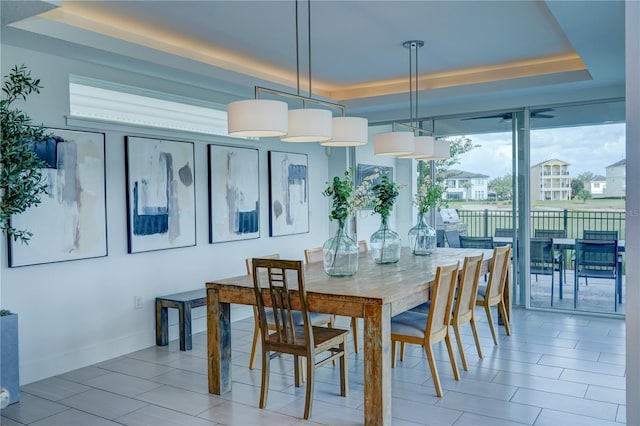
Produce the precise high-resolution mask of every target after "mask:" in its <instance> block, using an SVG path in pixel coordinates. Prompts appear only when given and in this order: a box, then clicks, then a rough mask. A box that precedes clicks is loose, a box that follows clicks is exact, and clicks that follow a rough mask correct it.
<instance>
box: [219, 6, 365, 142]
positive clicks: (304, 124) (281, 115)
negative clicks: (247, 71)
mask: <svg viewBox="0 0 640 426" xmlns="http://www.w3.org/2000/svg"><path fill="white" fill-rule="evenodd" d="M295 15H296V17H295V29H296V76H297V82H296V83H297V84H296V89H297V91H296V93H295V94H292V93H287V92H283V91H280V90H275V89H267V88H264V87H259V86H256V87H255V93H254V97H255V99H253V100H243V101H236V102H231V103H230V104H229V105H228V106H227V113H228V122H229V124H228V128H229V135H232V136H253V137H270V136H271V137H272V136H280V140H282V141H284V142H320V144H321V145H325V146H359V145H365V144H366V143H367V141H368V121H367V120H366V119H364V118H358V117H347V116H346V109H345V107H344V105H341V104H337V103H334V102H327V101H322V100H319V99H314V98H313V97H312V91H311V0H307V28H308V43H309V44H308V52H309V64H308V68H309V80H308V83H309V95H308V96H303V95H301V94H300V46H299V39H300V37H299V30H298V0H296V1H295ZM261 93H269V94H271V95H275V96H280V97H284V98H288V99H295V100H298V101H301V102H302V108H301V109H294V110H289V111H287V107H288V105H287V103H286V102H282V101H274V100H264V99H259V97H260V94H261ZM308 104H313V105H316V106H320V107H326V108H330V109H324V108H309V107H308ZM283 106H284V108H283ZM331 109H335V110H339V111H340V116H339V117H333V113H332V111H331Z"/></svg>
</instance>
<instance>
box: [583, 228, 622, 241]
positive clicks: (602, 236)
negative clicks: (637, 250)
mask: <svg viewBox="0 0 640 426" xmlns="http://www.w3.org/2000/svg"><path fill="white" fill-rule="evenodd" d="M582 239H583V240H617V239H618V231H591V230H588V229H585V230H584V231H582Z"/></svg>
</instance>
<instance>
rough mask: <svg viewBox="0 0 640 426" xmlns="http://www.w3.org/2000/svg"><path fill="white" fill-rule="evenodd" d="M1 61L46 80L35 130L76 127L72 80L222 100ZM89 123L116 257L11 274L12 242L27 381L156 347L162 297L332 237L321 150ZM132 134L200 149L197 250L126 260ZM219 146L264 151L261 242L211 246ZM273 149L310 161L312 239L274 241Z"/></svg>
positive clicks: (69, 63) (19, 52) (6, 304)
mask: <svg viewBox="0 0 640 426" xmlns="http://www.w3.org/2000/svg"><path fill="white" fill-rule="evenodd" d="M1 59H2V69H1V71H2V75H6V74H7V73H8V71H9V69H10V68H11V67H12V66H13V65H14V64H23V63H24V64H25V65H27V66H28V67H29V68H30V69H31V71H32V74H33V76H34V77H38V78H41V79H42V85H43V87H44V89H43V90H42V92H41V94H39V95H34V96H33V98H31V99H30V100H29V101H28V103H27V104H26V105H24V106H23V108H24V109H25V111H26V112H27V113H28V114H29V115H30V116H31V118H32V119H33V121H34V123H43V124H44V125H45V126H48V127H54V128H71V127H70V126H67V125H66V119H65V115H66V114H68V111H69V105H68V103H69V97H68V75H69V74H70V73H73V74H78V75H83V76H87V77H93V78H98V79H102V80H111V81H118V82H122V83H127V84H130V85H134V86H145V87H146V88H151V89H155V90H158V89H164V90H165V91H171V92H172V93H176V94H180V95H185V96H193V95H197V96H200V97H202V98H203V99H207V98H210V99H215V96H216V94H215V93H207V92H205V91H203V90H202V89H199V90H194V88H193V87H188V86H183V85H179V84H175V83H173V82H169V81H163V80H158V79H154V78H151V77H146V76H143V75H138V74H133V73H127V72H124V71H119V70H115V69H111V68H109V67H108V66H98V65H93V64H88V63H83V62H79V61H75V60H67V59H63V58H59V57H56V56H54V55H47V54H42V53H39V52H34V51H29V50H24V49H20V48H16V47H13V46H7V45H2V58H1ZM87 126H90V127H85V128H77V127H76V128H75V129H78V130H91V131H101V132H105V133H106V168H107V182H106V185H107V217H108V245H109V255H108V256H107V257H103V258H97V259H86V260H78V261H72V262H63V263H53V264H47V265H37V266H28V267H21V268H8V267H7V256H6V252H7V243H6V241H4V239H3V242H2V245H1V246H0V248H1V253H0V255H1V258H2V259H1V262H2V270H1V276H2V282H1V285H2V287H1V291H0V297H1V300H0V303H1V304H2V307H3V308H8V309H11V310H12V311H14V312H17V313H18V314H19V321H20V325H19V330H20V378H21V382H22V384H26V383H30V382H32V381H36V380H39V379H42V378H46V377H49V376H52V375H55V374H59V373H62V372H65V371H68V370H72V369H76V368H80V367H83V366H86V365H89V364H93V363H95V362H99V361H103V360H105V359H109V358H113V357H116V356H119V355H122V354H125V353H129V352H132V351H135V350H138V349H142V348H145V347H149V346H153V345H154V344H155V314H154V300H155V297H156V296H160V295H163V294H168V293H174V292H177V291H182V290H190V289H194V288H198V287H202V286H204V283H205V282H206V281H207V280H212V279H215V278H221V277H228V276H233V275H238V274H241V273H243V272H244V258H246V257H250V256H253V255H260V254H265V253H273V252H279V253H280V254H281V255H282V256H283V257H287V258H294V259H302V258H303V257H304V256H303V250H304V249H305V248H307V247H315V246H319V245H322V243H323V242H324V241H325V240H326V239H327V238H328V237H329V235H328V213H327V212H328V210H327V209H328V204H327V200H326V199H325V197H322V196H320V193H321V192H322V190H323V189H324V184H325V182H326V181H327V164H328V161H327V156H326V154H325V150H324V148H323V147H321V146H319V145H318V144H284V143H281V142H279V141H278V140H263V141H260V142H243V141H239V140H236V139H230V138H225V137H212V136H204V135H194V134H184V133H177V132H169V131H161V130H155V129H142V128H133V127H126V126H118V125H104V126H99V127H93V126H95V125H91V124H89V123H87ZM125 135H139V136H150V137H162V138H166V139H178V140H188V141H194V142H195V157H196V163H195V185H196V209H197V215H196V216H197V219H196V222H197V245H196V246H195V247H189V248H178V249H171V250H163V251H157V252H148V253H139V254H127V224H126V204H125V203H126V201H125V198H126V195H125V194H126V184H125V173H124V170H125V168H124V158H125V156H124V136H125ZM212 142H215V143H230V144H234V145H249V146H257V147H259V149H260V176H261V180H260V185H261V186H260V194H261V195H260V196H261V198H260V202H261V203H260V204H261V209H260V210H261V211H260V232H261V238H260V239H255V240H245V241H239V242H229V243H220V244H209V239H208V235H209V223H208V184H207V144H208V143H212ZM270 149H276V150H280V151H290V152H302V153H307V154H308V155H309V173H310V177H309V185H310V189H309V193H310V195H311V196H310V210H311V220H310V223H311V225H310V232H309V233H308V234H301V235H295V236H288V237H277V238H270V237H269V216H268V209H267V207H268V206H267V204H268V200H269V197H268V184H267V182H268V173H267V151H268V150H270ZM334 149H335V148H334ZM134 296H141V297H142V301H143V308H142V309H139V310H136V309H134ZM170 311H174V310H170ZM193 315H194V318H197V319H196V320H195V321H194V325H193V327H194V328H193V330H194V332H197V331H201V330H204V328H205V326H206V324H205V319H204V316H205V310H204V308H198V309H197V310H195V311H194V313H193ZM170 321H171V323H172V324H173V327H172V328H171V329H170V338H171V339H173V338H176V337H177V327H176V326H175V322H176V317H175V314H174V313H173V312H171V316H170Z"/></svg>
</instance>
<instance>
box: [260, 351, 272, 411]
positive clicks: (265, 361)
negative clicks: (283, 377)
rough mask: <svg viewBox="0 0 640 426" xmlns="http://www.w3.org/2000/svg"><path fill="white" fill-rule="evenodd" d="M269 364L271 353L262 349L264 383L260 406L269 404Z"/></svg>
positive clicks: (261, 389)
mask: <svg viewBox="0 0 640 426" xmlns="http://www.w3.org/2000/svg"><path fill="white" fill-rule="evenodd" d="M269 364H271V357H270V356H269V353H268V352H267V351H265V350H264V349H263V350H262V384H261V385H260V408H264V407H266V406H267V393H268V392H269Z"/></svg>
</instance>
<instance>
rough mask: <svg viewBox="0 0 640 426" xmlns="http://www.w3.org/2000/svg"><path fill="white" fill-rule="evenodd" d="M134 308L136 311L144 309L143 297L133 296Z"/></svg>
mask: <svg viewBox="0 0 640 426" xmlns="http://www.w3.org/2000/svg"><path fill="white" fill-rule="evenodd" d="M133 306H135V308H136V309H142V296H133Z"/></svg>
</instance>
